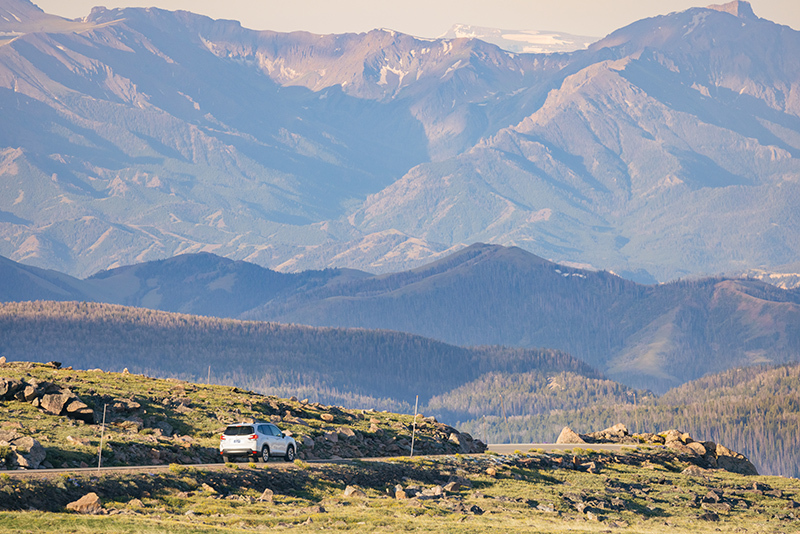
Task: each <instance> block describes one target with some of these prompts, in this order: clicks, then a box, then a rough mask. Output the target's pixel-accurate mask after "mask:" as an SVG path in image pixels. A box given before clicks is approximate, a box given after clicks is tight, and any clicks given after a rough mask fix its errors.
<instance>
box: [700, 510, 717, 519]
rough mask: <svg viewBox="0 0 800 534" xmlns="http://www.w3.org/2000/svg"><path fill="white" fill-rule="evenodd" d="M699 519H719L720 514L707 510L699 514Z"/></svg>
mask: <svg viewBox="0 0 800 534" xmlns="http://www.w3.org/2000/svg"><path fill="white" fill-rule="evenodd" d="M697 519H701V520H703V521H719V516H718V515H717V514H715V513H714V512H706V513H704V514H702V515H699V516H697Z"/></svg>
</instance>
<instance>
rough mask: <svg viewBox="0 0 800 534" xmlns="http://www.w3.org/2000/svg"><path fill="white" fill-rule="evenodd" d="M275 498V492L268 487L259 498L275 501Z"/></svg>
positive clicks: (263, 500)
mask: <svg viewBox="0 0 800 534" xmlns="http://www.w3.org/2000/svg"><path fill="white" fill-rule="evenodd" d="M274 499H275V492H274V491H272V490H271V489H269V488H267V489H265V490H264V492H263V493H262V494H261V497H259V498H258V502H273V500H274Z"/></svg>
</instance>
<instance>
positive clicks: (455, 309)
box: [242, 245, 800, 392]
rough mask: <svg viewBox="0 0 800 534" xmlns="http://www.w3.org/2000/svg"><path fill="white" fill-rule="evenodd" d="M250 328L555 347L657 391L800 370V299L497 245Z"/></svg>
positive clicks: (278, 307)
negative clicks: (765, 370) (762, 367)
mask: <svg viewBox="0 0 800 534" xmlns="http://www.w3.org/2000/svg"><path fill="white" fill-rule="evenodd" d="M242 317H244V318H250V319H260V320H272V321H279V322H291V323H302V324H309V325H316V326H339V327H342V326H347V327H362V328H369V329H390V330H399V331H403V332H411V333H415V334H419V335H423V336H426V337H431V338H434V339H440V340H443V341H446V342H448V343H454V344H458V345H505V346H517V347H550V348H554V349H558V350H561V351H564V352H568V353H570V354H572V355H574V356H576V357H577V358H580V359H582V360H584V361H586V362H587V363H589V364H590V365H592V366H593V367H595V368H597V369H600V370H601V371H602V372H603V373H605V374H606V375H607V376H609V377H610V378H612V379H614V380H617V381H619V382H622V383H625V384H627V385H629V386H633V387H639V388H648V389H652V390H653V391H657V392H664V391H666V390H667V389H669V388H670V387H673V386H675V385H678V384H681V383H684V382H686V381H689V380H692V379H695V378H698V377H701V376H703V375H705V374H707V373H711V372H719V371H723V370H726V369H729V368H732V367H737V366H747V365H754V364H760V363H783V362H788V361H800V290H791V291H786V290H782V289H778V288H776V287H773V286H771V285H769V284H766V283H763V282H760V281H756V280H729V279H723V278H710V279H702V280H692V281H679V282H673V283H670V284H663V285H652V286H646V285H639V284H636V283H634V282H631V281H628V280H624V279H622V278H620V277H618V276H616V275H614V274H611V273H608V272H602V271H601V272H594V271H587V270H582V269H576V268H573V267H567V266H564V265H558V264H554V263H551V262H549V261H546V260H543V259H542V258H539V257H537V256H534V255H532V254H530V253H528V252H525V251H523V250H521V249H519V248H505V247H500V246H496V245H473V246H470V247H468V248H466V249H464V250H462V251H460V252H458V253H455V254H453V255H451V256H448V257H446V258H444V259H442V260H439V261H437V262H434V263H432V264H429V265H426V266H424V267H420V268H417V269H414V270H411V271H405V272H401V273H396V274H388V275H381V276H374V277H365V278H360V279H357V280H352V281H347V282H345V283H341V284H337V285H327V286H323V287H320V288H316V289H312V290H310V291H306V292H298V293H295V294H292V295H290V296H288V297H282V298H278V299H274V300H272V301H270V302H268V303H266V304H264V305H263V306H262V307H260V308H256V309H254V310H252V311H251V312H248V313H246V314H244V315H243V316H242Z"/></svg>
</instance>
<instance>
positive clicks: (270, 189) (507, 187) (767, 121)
mask: <svg viewBox="0 0 800 534" xmlns="http://www.w3.org/2000/svg"><path fill="white" fill-rule="evenodd" d="M0 5H2V7H3V9H6V11H8V12H12V11H13V12H14V13H18V16H19V18H20V19H21V20H25V18H24V17H29V20H30V21H32V23H33V22H35V21H40V22H41V21H43V22H41V24H42V25H40V26H39V27H37V28H34V29H36V30H37V31H30V29H25V28H26V26H25V25H24V24H23V25H21V26H20V24H19V23H18V22H16V21H15V22H13V23H12V20H14V19H13V17H7V18H8V19H10V20H9V21H7V22H8V24H10V25H11V26H15V27H17V30H13V29H12V30H10V31H11V32H12V33H9V34H8V35H7V37H8V39H7V40H5V41H3V42H4V43H5V44H4V45H3V46H0V107H2V109H3V111H4V117H5V118H6V120H5V124H6V128H4V130H3V131H0V173H1V174H2V175H3V176H4V181H3V186H2V189H0V234H1V235H2V236H3V239H2V240H0V254H3V255H4V256H7V257H10V258H12V259H15V260H21V261H24V262H27V263H30V264H33V265H37V266H40V267H46V268H56V269H58V270H61V271H64V272H68V273H70V274H73V275H80V276H88V275H89V274H91V273H94V272H97V271H99V270H102V269H107V268H111V267H116V266H120V265H124V264H130V263H134V262H138V261H144V260H149V259H155V258H163V257H169V256H174V255H178V254H180V253H184V252H198V251H213V252H215V253H217V254H220V255H224V256H226V257H230V258H232V259H237V260H238V259H247V260H248V261H252V262H255V263H258V264H260V265H265V266H269V267H276V268H279V269H280V270H284V271H301V270H304V269H309V268H315V269H319V268H323V267H349V268H356V269H362V270H366V271H371V272H387V271H396V270H400V269H405V268H412V267H417V266H419V265H422V264H424V263H425V262H427V261H430V260H432V259H436V258H440V257H443V256H444V255H446V254H447V253H452V252H454V251H455V250H458V249H460V248H463V247H464V246H465V245H468V244H471V243H474V242H494V243H500V244H514V245H517V246H521V247H523V248H525V249H527V250H530V251H532V252H534V253H536V254H537V255H539V256H542V257H545V258H549V259H554V260H557V261H562V262H564V261H569V262H575V263H581V264H590V265H593V266H594V267H596V268H603V269H609V270H613V271H615V272H618V273H620V274H623V275H625V276H628V277H631V278H635V279H636V280H638V281H646V282H654V281H666V280H670V279H674V278H676V277H680V276H685V275H689V274H698V273H719V272H742V271H743V270H747V269H751V268H758V269H764V270H770V269H771V268H773V267H776V266H780V265H784V264H787V263H791V262H792V261H794V259H795V258H796V257H797V252H798V251H797V249H796V243H797V242H800V239H796V237H797V236H796V235H794V231H795V229H796V228H797V227H798V225H797V224H794V223H793V221H794V219H795V217H796V213H797V210H796V209H795V208H796V199H797V191H796V188H797V181H796V176H797V175H798V166H797V154H798V150H800V145H798V141H797V132H798V131H800V126H799V125H798V119H797V117H798V109H800V107H798V106H800V104H799V103H798V100H797V97H796V95H797V94H800V93H799V92H798V90H797V87H798V83H800V82H799V81H798V79H799V75H798V72H799V70H798V63H797V61H796V59H795V58H796V57H798V56H800V54H794V53H792V51H793V50H797V49H800V39H798V37H797V35H798V32H795V31H793V30H791V29H790V28H787V27H785V26H780V25H777V24H774V23H772V22H769V21H766V20H763V19H759V18H757V17H755V16H754V15H751V11H749V10H748V9H749V8H747V7H746V6H747V4H746V3H740V2H734V3H733V4H726V5H725V6H723V8H715V9H706V8H695V9H690V10H688V11H685V12H681V13H674V14H670V15H666V16H662V17H656V18H653V19H646V20H643V21H640V22H637V23H634V24H632V25H630V26H628V27H626V28H623V29H621V30H619V31H617V32H614V33H613V34H611V35H610V36H608V37H607V38H605V39H603V40H601V41H599V42H597V43H595V44H593V45H592V46H590V47H589V49H587V50H583V51H576V52H573V53H570V54H513V53H510V52H506V51H503V50H501V49H499V48H497V47H496V46H494V45H491V44H488V43H484V42H482V41H479V40H475V39H462V38H457V39H440V40H431V41H426V40H420V39H415V38H413V37H410V36H405V35H401V34H397V33H393V32H389V31H382V30H376V31H373V32H368V33H365V34H347V35H338V36H314V35H311V34H307V33H303V32H296V33H292V34H278V33H275V32H253V31H250V30H245V29H243V28H241V26H240V25H238V24H237V23H235V22H232V21H213V20H211V19H208V18H205V17H201V16H197V15H193V14H191V13H187V12H167V11H163V10H158V9H149V10H146V9H125V10H108V9H102V8H101V9H96V10H94V11H93V12H92V13H91V14H89V15H88V16H87V17H85V18H84V19H83V20H81V21H65V20H64V19H58V18H57V17H50V16H45V15H44V14H43V13H41V11H40V10H37V9H35V7H34V6H33V5H32V4H31V3H30V2H28V1H27V0H3V2H2V4H0ZM23 15H24V16H23ZM36 23H37V24H39V22H36ZM31 28H33V27H31ZM39 30H41V31H39ZM15 31H16V33H14V32H15ZM744 43H746V45H745V44H744Z"/></svg>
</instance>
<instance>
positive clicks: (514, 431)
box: [431, 364, 800, 477]
mask: <svg viewBox="0 0 800 534" xmlns="http://www.w3.org/2000/svg"><path fill="white" fill-rule="evenodd" d="M558 380H563V378H560V379H558ZM585 380H586V379H582V378H579V379H574V378H573V379H572V380H568V381H567V382H565V385H566V390H562V389H560V388H555V389H549V388H547V387H543V386H544V384H541V383H539V384H537V386H536V387H530V388H528V390H527V391H528V393H527V395H526V396H527V398H529V399H530V402H528V403H527V404H525V405H524V406H522V407H519V406H516V405H514V404H513V403H509V404H507V415H508V416H509V417H508V426H506V423H505V421H504V419H503V417H502V414H501V412H500V410H499V409H498V407H497V406H495V405H492V404H491V403H484V404H482V406H481V407H482V408H483V409H484V412H483V414H481V415H478V414H477V411H475V410H472V411H470V410H463V411H462V414H463V418H462V419H461V421H462V422H461V423H460V428H462V429H464V430H466V431H467V432H471V433H474V435H475V436H476V437H479V438H480V439H488V440H489V442H496V441H504V442H507V441H509V430H510V434H511V436H510V441H511V442H520V443H528V442H552V441H554V440H555V439H556V437H557V436H558V434H559V432H560V431H561V429H562V428H563V427H564V426H570V427H571V428H573V429H574V430H576V431H578V432H589V431H593V430H596V429H598V428H606V427H608V426H611V425H612V424H615V423H618V422H622V423H624V424H625V425H627V426H628V428H629V429H630V430H631V431H632V432H634V431H636V432H658V431H664V430H668V429H670V428H680V429H682V430H684V431H686V432H689V433H690V434H691V435H692V436H694V437H695V438H696V439H703V440H711V441H715V442H717V443H725V444H726V445H727V446H729V447H731V448H733V449H735V450H737V451H740V452H742V453H743V454H745V455H747V456H748V458H750V460H751V461H752V462H753V463H754V464H755V465H756V467H757V468H758V470H759V472H760V473H764V474H777V475H784V476H794V477H797V476H800V454H798V451H800V364H792V365H785V366H779V367H764V366H758V367H750V368H740V369H731V370H729V371H726V372H724V373H720V374H715V375H709V376H706V377H703V378H701V379H699V380H696V381H693V382H689V383H687V384H684V385H683V386H680V387H678V388H675V389H672V390H670V391H669V392H668V393H666V394H665V395H664V396H662V397H660V398H656V397H654V396H652V395H647V394H644V393H643V392H638V394H637V396H636V398H635V399H634V397H633V391H630V390H628V391H624V390H623V391H619V393H623V394H622V395H619V394H616V395H606V396H605V397H603V396H599V397H596V396H592V395H589V396H587V395H586V394H585V393H584V391H582V388H583V386H582V382H584V381H585ZM467 391H468V392H469V393H468V395H469V397H471V398H491V397H493V396H496V395H497V394H498V393H499V392H506V393H505V394H506V395H512V394H513V393H510V392H513V391H514V389H513V388H509V389H506V388H505V387H502V386H497V385H495V387H490V383H487V382H483V386H481V382H478V383H473V384H470V386H469V387H467V388H459V389H456V390H455V391H454V392H452V393H450V394H445V395H442V396H438V397H436V398H434V399H433V400H432V401H431V404H432V405H435V406H442V407H444V406H447V407H450V408H451V409H454V410H455V409H458V408H459V407H460V406H462V405H463V398H464V396H465V392H467ZM610 391H611V392H614V391H616V390H614V389H613V388H612V389H611V390H610ZM520 393H521V391H520V389H519V388H517V390H516V394H520ZM582 398H586V400H587V401H588V402H585V403H581V402H576V400H577V399H582ZM559 402H560V403H561V406H560V407H558V406H556V407H554V406H553V405H554V404H558V403H559ZM581 404H582V405H581ZM537 406H538V407H540V408H537ZM453 415H455V414H453ZM484 415H485V417H484ZM454 420H457V418H456V419H454Z"/></svg>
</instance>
